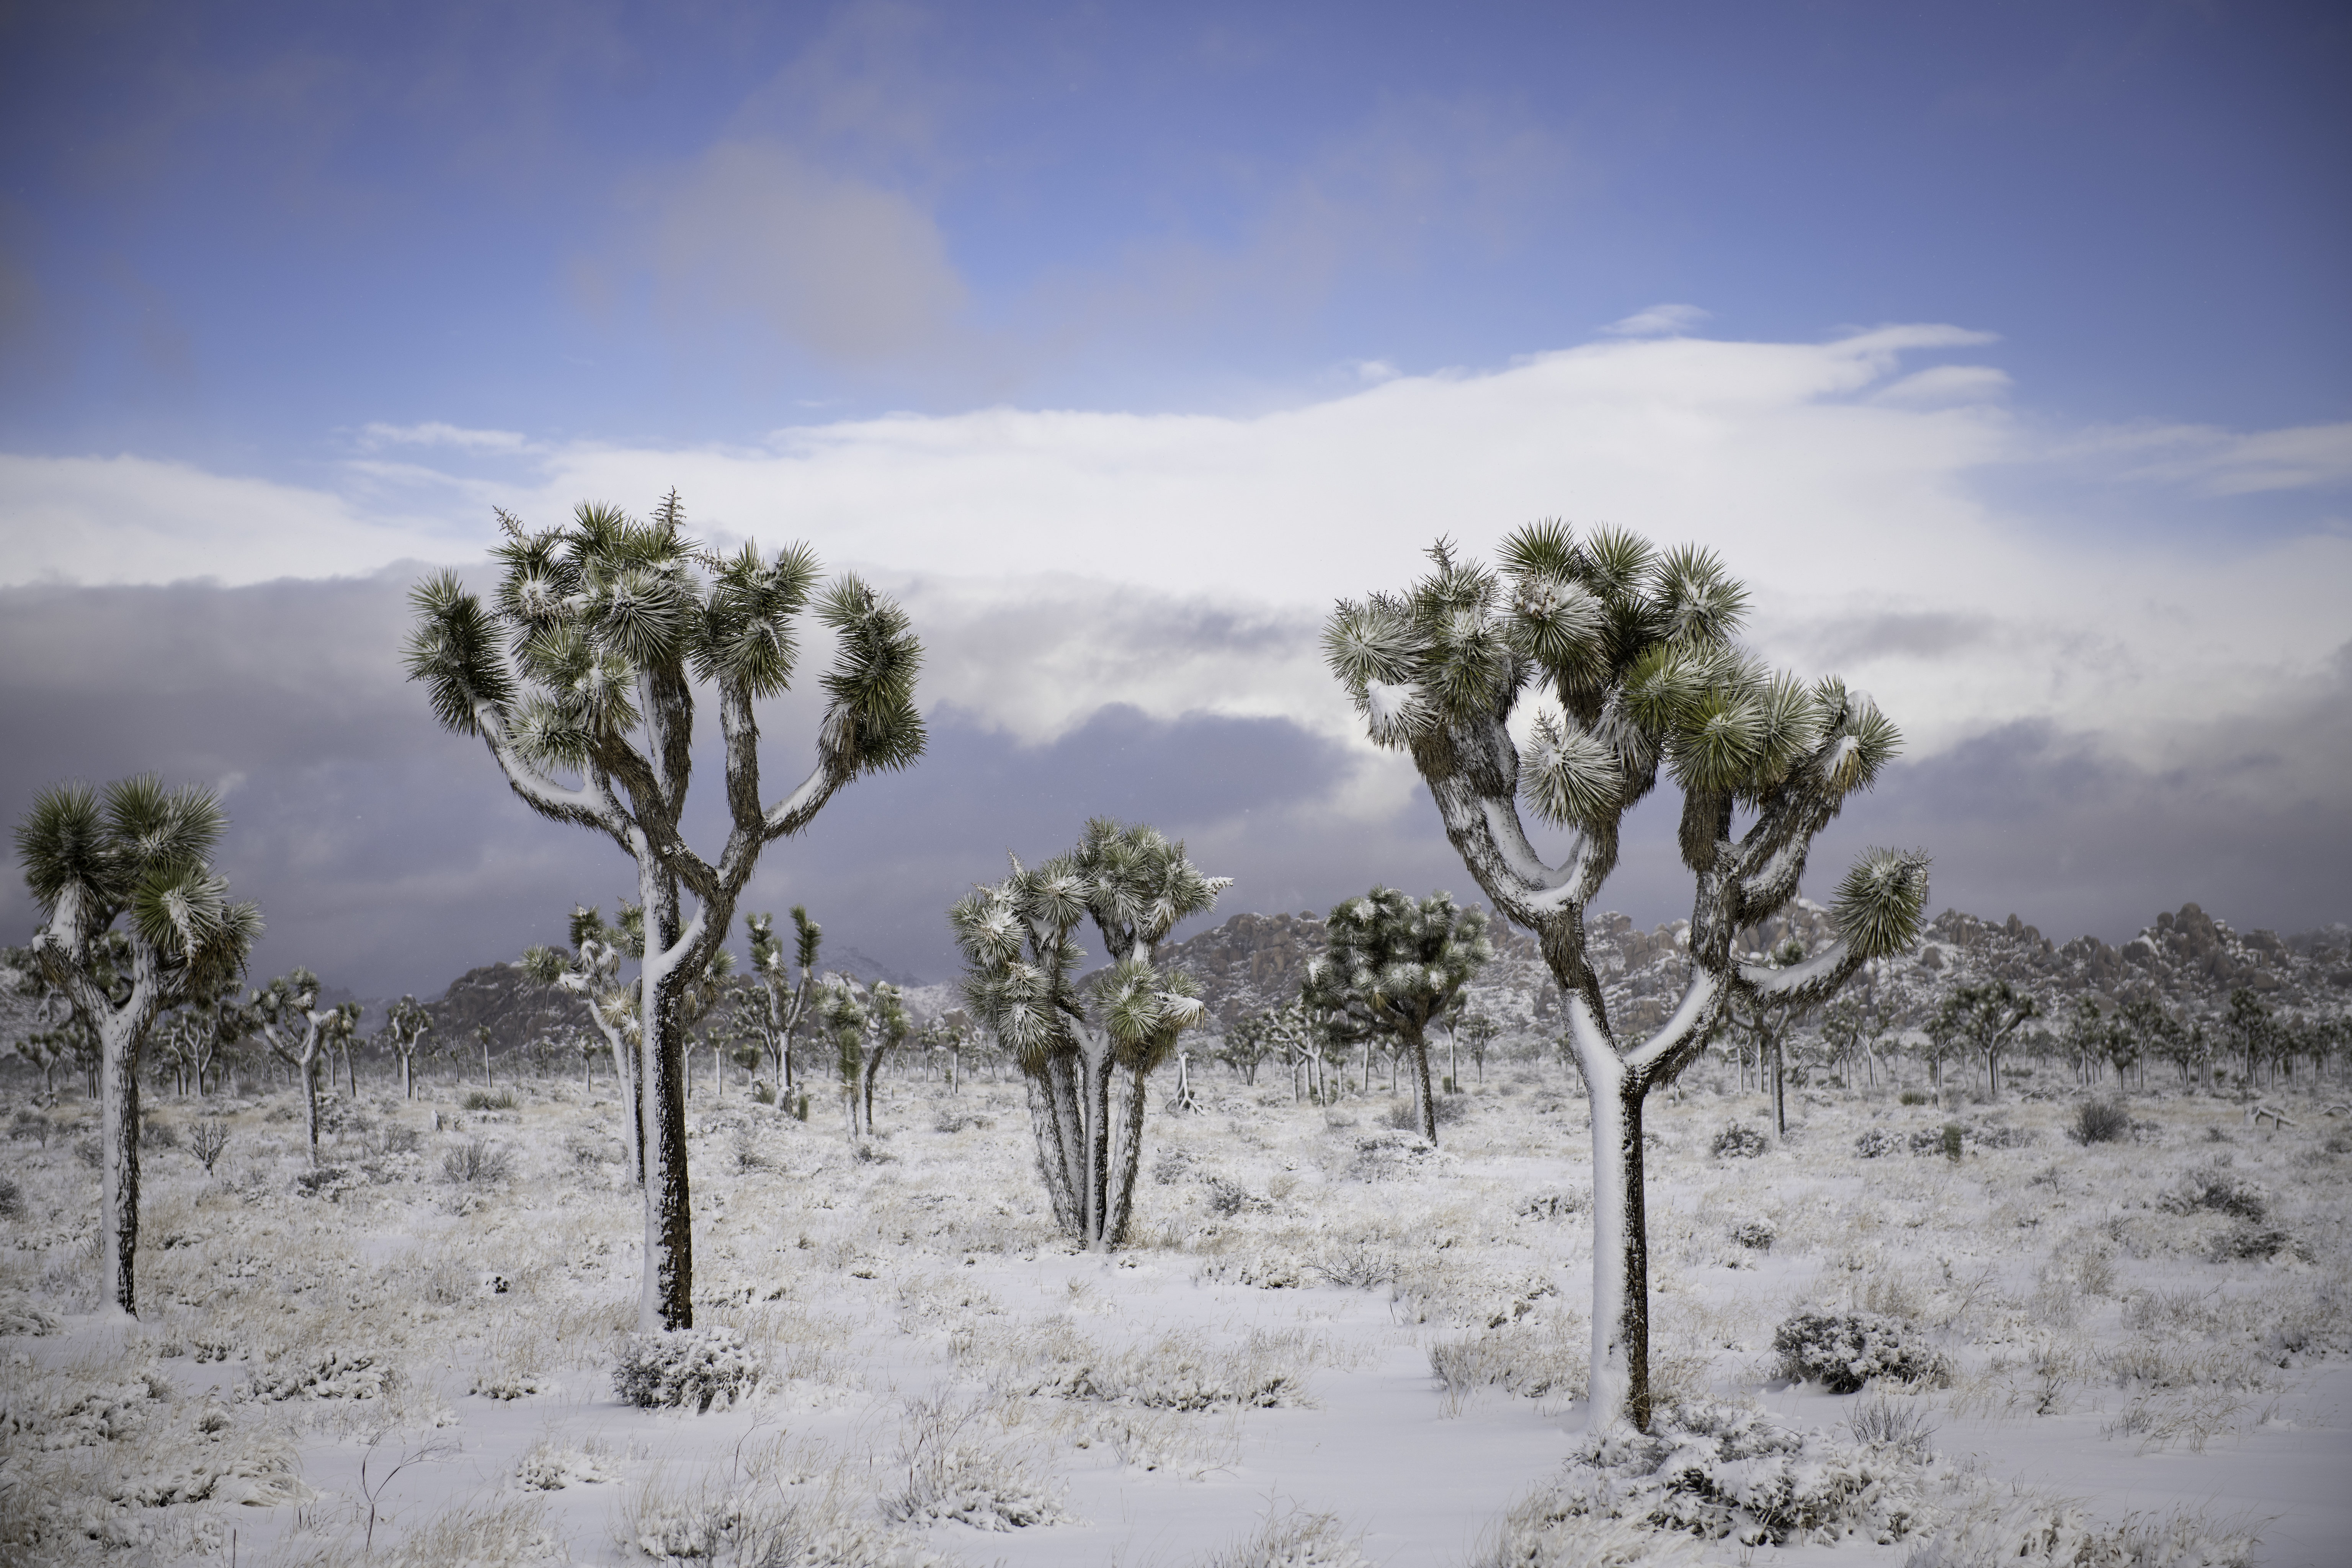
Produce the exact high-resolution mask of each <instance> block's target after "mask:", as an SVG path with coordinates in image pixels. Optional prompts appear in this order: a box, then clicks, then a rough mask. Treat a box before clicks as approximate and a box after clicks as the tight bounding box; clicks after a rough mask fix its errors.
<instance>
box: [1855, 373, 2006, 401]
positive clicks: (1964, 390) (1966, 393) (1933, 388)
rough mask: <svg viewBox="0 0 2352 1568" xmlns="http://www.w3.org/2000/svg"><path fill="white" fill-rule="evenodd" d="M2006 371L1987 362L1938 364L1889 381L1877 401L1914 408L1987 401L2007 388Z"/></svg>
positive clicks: (1880, 390)
mask: <svg viewBox="0 0 2352 1568" xmlns="http://www.w3.org/2000/svg"><path fill="white" fill-rule="evenodd" d="M2010 384H2011V383H2010V379H2009V375H2008V374H2007V373H2006V372H2004V371H1999V370H1995V369H1994V368H1993V367H1992V366H1990V365H1989V364H1939V365H1931V366H1930V367H1928V368H1927V369H1926V370H1923V371H1916V372H1914V373H1913V374H1910V375H1906V376H1905V377H1903V378H1902V379H1901V380H1900V381H1895V382H1892V383H1889V384H1887V385H1885V386H1883V387H1881V388H1880V389H1879V390H1878V393H1877V394H1876V397H1877V401H1879V402H1881V403H1900V404H1907V405H1910V406H1912V407H1915V408H1927V407H1936V406H1941V405H1949V404H1956V403H1990V402H1992V401H1993V400H1994V399H1996V398H1998V397H2000V396H2001V395H2003V394H2005V393H2007V392H2008V391H2009V389H2010Z"/></svg>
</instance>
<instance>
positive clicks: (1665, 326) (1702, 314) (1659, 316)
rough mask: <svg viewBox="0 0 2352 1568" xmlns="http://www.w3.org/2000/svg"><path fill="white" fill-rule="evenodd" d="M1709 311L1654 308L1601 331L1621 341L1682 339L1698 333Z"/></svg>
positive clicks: (1688, 307) (1655, 306)
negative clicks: (1686, 333)
mask: <svg viewBox="0 0 2352 1568" xmlns="http://www.w3.org/2000/svg"><path fill="white" fill-rule="evenodd" d="M1712 314H1713V312H1712V311H1708V310H1700V309H1699V308H1698V307H1697V306H1696V305H1653V306H1651V307H1650V308H1649V309H1648V310H1636V311H1634V312H1633V314H1632V315H1630V316H1625V317H1622V318H1621V319H1619V320H1617V321H1612V322H1610V323H1609V325H1608V326H1607V327H1605V328H1603V329H1602V330H1603V331H1607V332H1610V333H1612V335H1614V336H1617V337H1621V338H1654V337H1676V338H1678V337H1681V336H1682V335H1684V334H1685V332H1694V331H1697V330H1698V327H1699V323H1701V322H1702V321H1706V320H1707V319H1708V318H1709V317H1710V316H1711V315H1712Z"/></svg>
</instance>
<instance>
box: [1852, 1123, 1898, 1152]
mask: <svg viewBox="0 0 2352 1568" xmlns="http://www.w3.org/2000/svg"><path fill="white" fill-rule="evenodd" d="M1903 1144H1904V1140H1903V1136H1902V1134H1901V1133H1898V1132H1896V1131H1894V1130H1893V1129H1892V1128H1886V1127H1874V1128H1872V1129H1871V1130H1870V1131H1867V1132H1865V1133H1864V1134H1863V1135H1862V1136H1861V1137H1859V1138H1857V1139H1855V1140H1854V1141H1853V1152H1854V1153H1855V1154H1856V1155H1857V1156H1858V1157H1860V1158H1862V1159H1864V1160H1875V1159H1878V1158H1880V1157H1881V1156H1883V1155H1887V1154H1892V1153H1894V1152H1895V1151H1896V1150H1898V1149H1900V1148H1902V1147H1903Z"/></svg>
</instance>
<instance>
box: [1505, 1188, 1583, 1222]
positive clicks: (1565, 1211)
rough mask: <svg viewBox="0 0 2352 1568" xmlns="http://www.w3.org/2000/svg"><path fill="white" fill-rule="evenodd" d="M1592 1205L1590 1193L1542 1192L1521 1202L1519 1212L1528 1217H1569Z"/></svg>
mask: <svg viewBox="0 0 2352 1568" xmlns="http://www.w3.org/2000/svg"><path fill="white" fill-rule="evenodd" d="M1591 1206H1592V1194H1590V1193H1580V1192H1574V1191H1570V1192H1564V1193H1563V1192H1541V1193H1537V1194H1534V1195H1533V1196H1531V1197H1529V1198H1528V1199H1527V1200H1526V1201H1525V1202H1523V1203H1521V1204H1520V1205H1519V1207H1518V1212H1519V1214H1520V1215H1522V1216H1523V1217H1525V1218H1528V1219H1567V1218H1568V1217H1569V1216H1570V1215H1580V1214H1582V1213H1583V1212H1584V1211H1585V1210H1587V1209H1589V1208H1591Z"/></svg>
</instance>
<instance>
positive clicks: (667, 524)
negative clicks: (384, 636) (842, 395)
mask: <svg viewBox="0 0 2352 1568" xmlns="http://www.w3.org/2000/svg"><path fill="white" fill-rule="evenodd" d="M499 522H500V524H501V525H502V526H503V527H504V529H505V531H506V541H505V542H504V543H502V544H501V545H499V548H498V550H497V552H495V553H496V555H497V558H498V561H499V565H500V567H501V577H500V582H499V590H498V594H497V595H496V597H495V598H494V600H493V601H492V603H491V604H490V605H488V606H487V607H486V606H485V605H483V603H482V601H481V600H480V599H478V598H477V597H476V596H475V595H472V594H471V593H468V592H467V590H466V587H465V585H464V584H462V583H461V582H459V580H458V579H457V576H456V574H452V573H443V574H439V575H436V576H435V577H432V578H430V579H428V580H426V581H425V583H423V584H419V585H418V586H417V587H416V589H415V592H414V593H413V595H411V596H412V598H413V600H414V602H415V606H416V609H417V614H418V625H417V627H416V629H415V633H414V634H413V635H412V636H411V637H410V639H409V644H408V656H407V657H408V671H409V676H410V679H415V680H421V681H423V682H425V685H426V687H427V688H428V689H429V690H430V691H431V694H432V700H433V710H434V712H435V714H436V716H437V717H438V718H439V719H440V721H441V722H442V723H443V724H444V725H445V726H446V727H447V728H449V729H451V730H455V731H458V732H459V733H461V734H467V735H478V736H480V737H481V739H482V742H483V743H484V744H485V745H486V746H488V749H489V752H490V755H491V757H492V759H493V760H494V761H495V762H496V763H498V765H499V771H500V772H501V773H504V774H505V776H506V780H507V783H508V784H509V785H510V786H512V788H513V789H514V792H515V794H516V795H520V797H521V798H522V800H523V803H524V804H525V805H529V806H530V808H531V809H532V810H533V811H536V812H538V813H540V814H541V816H547V817H551V818H552V819H554V820H556V821H558V822H568V823H572V824H574V825H576V826H581V827H585V828H588V829H590V830H592V831H593V832H597V833H601V834H603V835H604V836H605V837H607V838H610V839H611V840H612V841H613V843H614V845H616V846H617V847H619V848H620V849H621V851H622V852H623V853H624V854H625V855H627V856H628V857H629V858H630V859H631V860H632V861H633V862H634V863H635V866H636V869H637V889H638V902H639V903H640V904H641V905H642V906H643V908H644V910H645V921H646V952H645V961H644V963H643V964H642V965H641V966H640V968H639V974H638V981H637V993H638V1000H637V1007H636V1017H637V1026H638V1029H639V1032H640V1033H639V1042H638V1047H637V1055H638V1059H639V1064H640V1066H639V1077H640V1081H641V1084H642V1089H641V1092H640V1095H639V1099H640V1101H641V1104H642V1111H641V1119H640V1129H641V1136H642V1137H643V1139H644V1141H645V1147H646V1179H645V1183H644V1187H645V1236H646V1245H645V1279H644V1285H643V1289H642V1292H641V1295H640V1298H639V1304H638V1319H639V1322H640V1325H641V1326H642V1327H643V1328H645V1329H646V1330H648V1331H655V1330H660V1329H682V1328H691V1327H692V1326H693V1323H694V1233H693V1223H692V1218H691V1212H690V1209H689V1205H688V1174H687V1151H686V1058H685V1049H686V1032H685V1026H684V1025H683V1023H682V1022H681V1020H680V1017H679V1008H680V1004H681V1002H682V1001H683V999H684V996H685V993H686V990H687V988H688V985H689V984H691V983H692V982H693V981H694V980H695V979H696V978H697V977H698V976H700V975H701V974H703V973H705V971H706V969H707V968H708V966H709V962H710V959H711V957H712V955H713V954H714V953H716V952H718V951H719V947H720V945H721V943H722V942H724V941H725V940H726V936H727V931H728V928H729V927H730V925H732V924H733V923H734V919H735V901H736V900H737V899H738V898H739V897H740V896H741V893H742V891H743V887H744V884H745V883H746V882H748V881H749V880H750V879H751V873H752V871H753V869H754V868H756V867H757V866H758V864H759V859H760V854H761V850H763V849H764V848H766V847H767V846H768V845H770V844H772V843H773V842H775V840H777V839H779V838H782V837H788V836H790V835H792V834H795V833H798V832H800V831H802V830H803V828H805V827H806V826H808V825H809V824H810V823H811V822H812V821H814V819H815V817H816V815H817V813H818V812H819V811H820V810H822V809H823V808H824V805H825V803H826V802H827V801H829V800H831V799H832V798H833V796H834V795H835V793H836V792H837V791H839V790H840V789H841V788H842V786H843V785H845V784H848V783H850V782H851V781H852V780H854V779H856V778H858V777H860V776H861V775H863V774H866V773H874V772H877V771H878V770H884V769H894V768H903V767H906V766H908V765H909V764H911V763H913V762H914V761H915V759H916V758H918V757H919V756H920V755H921V754H922V751H923V721H922V716H921V715H920V714H919V712H918V711H917V710H916V708H915V678H916V675H917V672H918V670H919V668H920V665H921V662H922V648H921V646H920V645H919V643H918V642H917V641H916V640H915V637H913V635H912V634H911V633H910V632H909V630H908V626H907V618H906V616H905V615H904V614H903V613H902V612H901V611H900V610H899V608H898V605H895V604H893V603H891V602H890V601H889V600H888V599H886V598H884V597H882V596H881V595H878V594H877V593H875V592H874V591H873V590H872V589H871V588H869V587H867V586H866V584H863V583H861V582H859V581H858V580H857V579H856V577H852V576H843V577H840V578H837V579H835V582H834V583H833V584H832V586H831V587H830V588H828V589H827V590H826V591H825V592H824V595H823V596H822V597H821V598H820V599H819V600H818V601H817V605H816V615H817V617H818V619H820V620H821V621H823V622H824V624H825V626H827V627H829V628H830V629H831V630H832V632H833V633H834V636H835V643H836V651H835V658H834V663H833V668H831V669H830V670H828V671H827V672H826V674H825V675H824V680H823V685H824V692H825V698H826V704H825V712H824V720H823V721H822V722H821V724H820V725H819V728H818V731H817V738H816V756H815V760H814V766H813V767H812V768H811V769H810V771H809V773H807V775H806V776H805V777H804V778H803V780H802V781H801V783H800V784H799V785H798V786H797V787H795V788H794V789H793V792H792V793H791V794H789V795H785V796H784V797H783V798H782V799H781V800H778V801H776V802H775V803H774V804H772V805H770V804H767V803H766V802H765V800H764V799H763V797H762V792H761V773H760V726H759V721H758V718H757V716H756V714H755V712H754V710H753V704H754V703H755V702H757V701H758V700H761V699H762V698H769V697H774V696H777V695H779V694H781V693H782V692H783V691H784V690H785V689H787V688H788V687H789V686H790V684H791V682H792V677H793V666H794V664H795V662H796V660H797V657H798V652H799V648H798V644H797V641H796V637H795V630H794V623H795V622H796V620H797V619H798V617H799V616H800V615H801V614H802V612H803V610H804V609H805V608H807V607H808V605H809V602H810V597H811V594H812V591H813V589H814V585H815V582H816V574H817V566H816V560H815V557H814V554H813V553H812V552H810V551H809V550H808V549H807V548H806V547H805V546H801V545H794V546H792V547H790V548H787V549H785V550H783V551H781V552H778V553H777V554H776V555H774V556H773V557H768V556H763V555H761V553H760V552H759V550H758V548H757V547H756V546H755V545H751V544H746V545H745V546H744V547H743V548H742V549H741V550H740V552H736V553H735V554H732V555H727V556H720V555H718V554H714V553H712V552H709V551H708V550H706V549H704V548H703V547H702V546H701V545H699V544H698V543H696V542H694V541H693V540H692V539H690V538H688V536H687V533H686V531H685V522H686V514H685V510H684V509H683V508H682V507H681V506H680V505H679V504H678V500H677V494H676V493H675V492H672V494H671V495H670V496H669V497H668V499H667V500H664V501H663V502H662V504H661V505H660V506H658V507H656V509H655V510H654V513H653V517H652V519H651V521H646V522H637V521H633V520H631V519H630V518H627V517H625V516H624V515H622V514H621V513H620V512H619V511H617V510H614V509H613V508H610V507H604V506H583V507H581V508H580V509H579V510H578V511H577V512H575V513H574V514H573V518H572V523H571V524H570V526H568V527H564V528H557V529H550V530H547V531H543V532H537V533H533V532H530V531H527V530H525V529H524V528H523V526H522V524H521V523H520V522H518V521H515V520H514V519H513V518H511V517H509V516H508V515H507V514H505V513H504V512H501V513H499ZM698 684H699V685H701V686H704V687H707V688H709V689H711V690H712V691H713V693H714V694H715V697H716V699H717V706H718V710H719V737H720V741H721V744H722V748H723V751H724V754H725V758H726V762H725V770H726V774H725V785H724V795H725V799H726V804H727V819H728V837H727V842H726V845H725V847H723V848H722V849H721V850H720V852H719V856H718V858H716V859H715V860H714V859H708V858H704V857H703V856H702V855H701V854H700V853H698V851H697V850H695V849H694V848H693V847H691V846H690V845H688V843H687V841H686V837H685V834H684V832H683V830H682V828H681V826H680V824H681V821H682V819H683V816H684V814H685V811H686V804H687V785H688V779H689V776H690V774H691V773H692V768H693V750H694V710H695V690H696V688H697V686H698ZM565 774H569V775H572V777H574V778H575V779H576V781H577V782H575V783H570V784H567V783H564V782H562V777H561V776H560V775H565ZM689 900H690V901H691V903H692V904H693V906H694V907H693V909H692V910H691V912H690V913H689V911H688V902H689Z"/></svg>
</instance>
